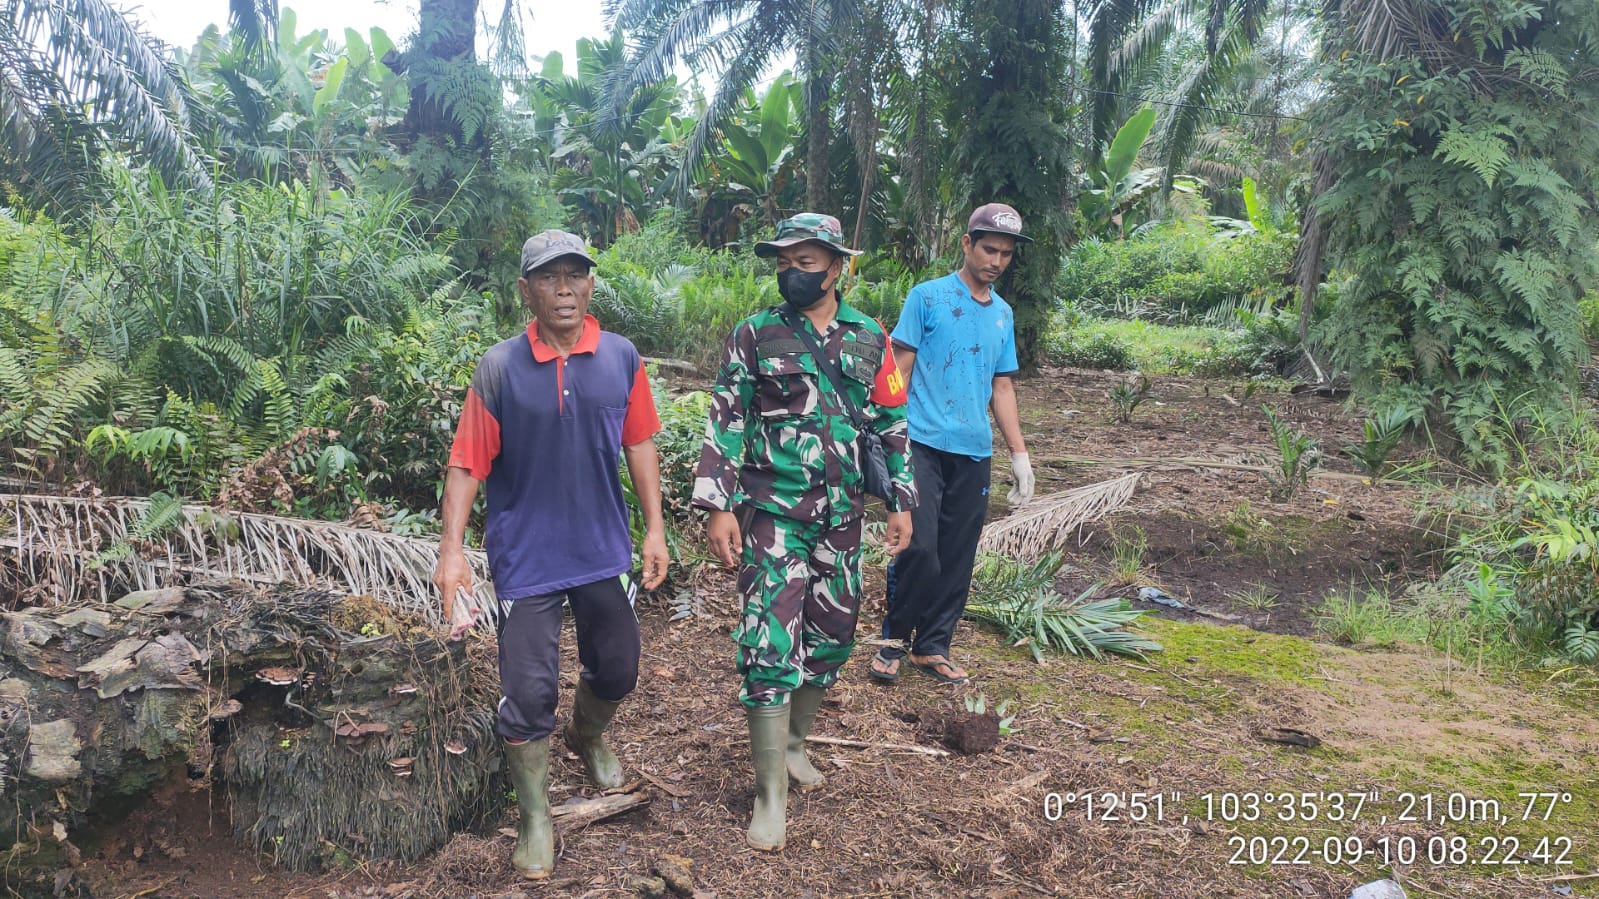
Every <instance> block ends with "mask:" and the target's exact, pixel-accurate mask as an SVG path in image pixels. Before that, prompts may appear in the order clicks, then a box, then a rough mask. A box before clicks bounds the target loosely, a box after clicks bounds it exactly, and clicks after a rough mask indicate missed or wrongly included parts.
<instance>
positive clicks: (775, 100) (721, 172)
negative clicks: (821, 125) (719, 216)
mask: <svg viewBox="0 0 1599 899" xmlns="http://www.w3.org/2000/svg"><path fill="white" fill-rule="evenodd" d="M802 103H803V97H802V96H801V94H800V88H799V85H798V84H797V83H796V82H795V81H794V78H793V76H792V75H790V74H789V73H787V72H784V73H783V74H782V75H780V76H778V77H777V79H776V80H774V81H773V82H772V84H771V86H770V87H768V88H767V89H766V96H765V97H763V98H761V99H760V101H759V102H758V103H757V102H756V99H755V95H754V93H753V92H749V93H747V95H746V97H745V107H744V109H743V110H742V114H741V115H739V116H738V117H737V118H736V119H735V120H733V121H729V122H727V123H726V124H724V125H723V126H722V129H721V131H722V146H721V151H722V152H721V153H719V154H717V155H716V156H714V157H712V159H711V160H710V166H711V168H712V170H713V172H714V173H715V174H716V175H718V176H720V178H719V180H722V181H724V182H725V185H726V190H727V191H728V192H729V193H730V194H733V195H734V196H736V197H740V198H744V199H746V200H748V201H749V202H750V203H751V205H753V206H757V207H759V208H760V211H761V213H762V214H763V215H765V217H766V219H767V221H768V222H772V223H775V222H776V221H777V219H778V218H779V215H778V208H779V204H778V196H779V195H780V194H781V193H782V192H783V189H784V188H785V187H786V186H787V185H788V183H789V182H790V181H791V180H792V179H793V175H794V156H793V150H794V142H795V140H796V139H797V137H798V135H799V121H798V118H799V115H800V114H801V109H802Z"/></svg>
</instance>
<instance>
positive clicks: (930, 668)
mask: <svg viewBox="0 0 1599 899" xmlns="http://www.w3.org/2000/svg"><path fill="white" fill-rule="evenodd" d="M905 661H907V662H910V657H909V656H906V658H905ZM911 667H912V668H915V669H916V670H917V671H920V672H922V673H923V674H925V675H927V676H928V677H931V678H932V679H933V680H936V681H938V682H939V683H941V684H964V683H966V682H967V681H969V680H971V678H970V677H950V676H949V675H947V674H945V673H943V672H942V671H939V670H938V669H940V668H948V669H950V670H951V671H953V670H955V663H954V662H951V661H950V660H949V659H943V658H941V659H938V660H937V661H933V662H927V663H924V664H917V663H916V662H911Z"/></svg>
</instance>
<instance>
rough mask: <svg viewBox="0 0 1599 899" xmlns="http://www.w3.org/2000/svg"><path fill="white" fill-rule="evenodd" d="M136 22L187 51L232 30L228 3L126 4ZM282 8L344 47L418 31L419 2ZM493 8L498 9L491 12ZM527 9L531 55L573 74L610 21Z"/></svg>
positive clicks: (353, 0) (570, 9) (572, 8)
mask: <svg viewBox="0 0 1599 899" xmlns="http://www.w3.org/2000/svg"><path fill="white" fill-rule="evenodd" d="M122 2H123V3H124V4H125V5H126V6H127V8H128V10H129V12H131V13H132V14H133V16H134V18H136V19H138V20H139V21H140V22H143V23H144V26H145V28H146V29H147V30H148V31H150V33H152V34H154V35H155V36H156V37H158V38H160V39H161V40H163V41H166V42H167V43H169V44H172V45H174V46H178V47H183V48H185V49H187V48H188V47H190V46H192V45H193V44H194V41H195V39H196V38H198V37H199V36H200V32H202V31H204V30H205V27H206V26H207V25H210V24H212V23H216V24H217V25H226V23H227V18H228V4H227V0H137V5H134V3H135V2H136V0H122ZM279 3H280V5H281V6H282V7H284V8H286V9H292V10H294V14H295V16H296V18H297V19H298V26H297V29H296V30H298V31H299V32H300V33H301V34H305V33H306V32H308V31H310V30H312V29H314V28H326V29H328V31H329V33H330V36H331V37H332V38H333V39H334V40H336V41H338V42H339V43H341V44H342V43H343V42H344V29H345V28H354V29H355V30H357V31H359V32H361V33H362V34H363V35H364V34H365V33H366V31H367V29H369V28H371V27H372V26H374V25H376V26H378V27H379V28H382V29H383V30H384V31H387V32H388V34H389V37H390V38H393V39H394V42H395V43H397V44H398V43H401V42H402V39H403V38H404V37H405V36H406V35H408V34H410V33H411V32H412V31H414V30H415V29H416V0H279ZM491 7H492V9H491ZM483 8H484V9H486V10H489V12H490V14H491V15H494V16H497V15H498V14H499V11H500V9H501V8H502V6H501V4H499V3H495V2H493V0H486V2H484V3H483ZM523 10H524V11H525V12H526V13H527V15H528V17H529V18H530V20H531V21H529V22H528V25H527V49H528V52H529V53H531V54H533V55H536V56H543V55H544V54H546V53H548V52H550V51H551V50H559V51H561V55H562V56H564V57H565V59H566V67H567V71H568V72H571V71H573V70H574V68H575V66H574V63H573V62H572V60H573V59H575V58H576V49H575V48H576V46H577V40H578V38H583V37H600V36H601V35H603V34H604V33H605V22H604V20H603V18H602V17H601V15H600V4H599V3H598V2H592V0H576V2H573V0H564V2H563V0H524V3H523Z"/></svg>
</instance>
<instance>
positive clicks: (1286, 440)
mask: <svg viewBox="0 0 1599 899" xmlns="http://www.w3.org/2000/svg"><path fill="white" fill-rule="evenodd" d="M1260 410H1261V411H1262V412H1265V413H1266V426H1267V427H1268V428H1269V429H1270V430H1271V439H1272V442H1273V443H1275V444H1277V467H1276V469H1275V470H1272V471H1267V472H1266V480H1267V481H1270V482H1271V492H1272V495H1273V496H1276V497H1277V498H1278V499H1282V500H1287V499H1293V496H1294V494H1295V493H1296V492H1298V490H1299V488H1301V487H1303V486H1305V485H1306V484H1309V483H1310V473H1311V471H1313V470H1314V469H1315V468H1316V466H1318V465H1320V464H1321V445H1320V444H1319V443H1317V441H1316V438H1314V437H1312V436H1310V435H1309V434H1307V433H1305V432H1304V431H1301V430H1299V429H1298V428H1293V427H1290V426H1289V425H1288V423H1287V422H1285V421H1283V420H1282V419H1281V418H1280V417H1278V415H1277V410H1275V409H1273V408H1271V407H1270V406H1265V405H1263V406H1261V407H1260Z"/></svg>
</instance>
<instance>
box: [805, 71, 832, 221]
mask: <svg viewBox="0 0 1599 899" xmlns="http://www.w3.org/2000/svg"><path fill="white" fill-rule="evenodd" d="M827 96H828V89H827V79H826V78H825V77H822V76H819V75H811V76H810V77H809V78H807V79H806V80H805V117H806V124H805V209H806V210H807V211H809V212H821V213H825V214H828V215H831V214H832V191H831V190H829V188H830V187H831V184H830V182H829V177H828V175H829V170H830V169H831V168H832V166H831V165H830V164H829V158H830V156H831V153H830V152H829V150H830V148H831V145H832V141H831V140H830V138H831V137H832V135H831V134H830V133H829V132H830V131H831V128H830V127H829V125H830V123H829V121H828V120H829V116H828V109H827Z"/></svg>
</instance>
